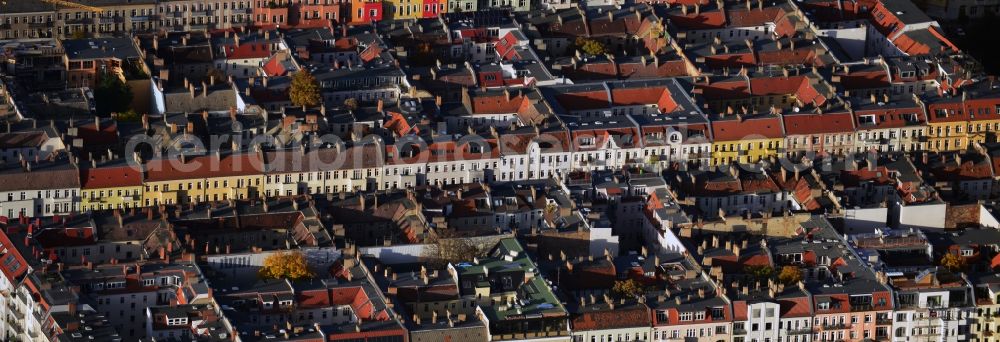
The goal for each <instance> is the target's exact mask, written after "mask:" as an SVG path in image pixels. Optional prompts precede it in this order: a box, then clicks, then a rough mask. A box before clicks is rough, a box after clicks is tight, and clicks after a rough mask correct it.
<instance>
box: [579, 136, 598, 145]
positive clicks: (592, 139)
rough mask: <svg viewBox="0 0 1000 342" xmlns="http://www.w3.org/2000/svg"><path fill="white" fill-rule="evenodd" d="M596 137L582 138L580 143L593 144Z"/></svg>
mask: <svg viewBox="0 0 1000 342" xmlns="http://www.w3.org/2000/svg"><path fill="white" fill-rule="evenodd" d="M594 142H595V139H594V138H593V137H585V138H580V145H583V146H593V145H594Z"/></svg>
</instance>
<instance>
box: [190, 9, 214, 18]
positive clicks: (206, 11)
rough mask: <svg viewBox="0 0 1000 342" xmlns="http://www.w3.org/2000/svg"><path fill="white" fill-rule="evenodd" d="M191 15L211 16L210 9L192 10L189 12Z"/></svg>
mask: <svg viewBox="0 0 1000 342" xmlns="http://www.w3.org/2000/svg"><path fill="white" fill-rule="evenodd" d="M191 16H192V17H209V16H212V10H204V11H192V12H191Z"/></svg>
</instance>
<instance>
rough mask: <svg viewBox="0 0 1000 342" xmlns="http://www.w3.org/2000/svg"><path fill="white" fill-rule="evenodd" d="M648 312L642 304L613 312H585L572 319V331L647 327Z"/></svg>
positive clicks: (615, 309)
mask: <svg viewBox="0 0 1000 342" xmlns="http://www.w3.org/2000/svg"><path fill="white" fill-rule="evenodd" d="M649 319H650V311H649V307H647V306H646V305H644V304H637V305H634V306H629V307H626V308H621V307H616V308H614V310H611V309H608V310H600V311H587V312H584V313H582V314H580V315H578V316H576V317H573V319H572V328H573V330H582V331H586V330H605V329H623V328H631V327H646V326H649Z"/></svg>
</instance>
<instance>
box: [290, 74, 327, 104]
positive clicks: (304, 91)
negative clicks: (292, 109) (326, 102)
mask: <svg viewBox="0 0 1000 342" xmlns="http://www.w3.org/2000/svg"><path fill="white" fill-rule="evenodd" d="M319 95H320V94H319V82H316V77H313V75H312V74H311V73H309V71H308V70H301V71H299V72H296V73H295V74H294V75H292V86H291V89H290V90H289V91H288V96H289V97H290V98H291V100H292V104H293V105H296V106H299V107H315V106H317V105H319V100H320V96H319Z"/></svg>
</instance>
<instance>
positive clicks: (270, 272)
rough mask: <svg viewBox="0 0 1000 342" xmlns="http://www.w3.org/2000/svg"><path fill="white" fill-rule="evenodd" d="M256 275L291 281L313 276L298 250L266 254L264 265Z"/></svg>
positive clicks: (303, 256)
mask: <svg viewBox="0 0 1000 342" xmlns="http://www.w3.org/2000/svg"><path fill="white" fill-rule="evenodd" d="M257 275H258V276H259V277H260V278H261V279H288V280H291V281H297V280H303V279H309V278H312V277H313V273H312V271H310V270H309V265H308V263H306V257H305V255H303V254H302V253H300V252H283V253H275V254H271V255H268V256H267V257H266V258H264V266H263V267H261V268H260V271H259V272H258V273H257Z"/></svg>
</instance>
